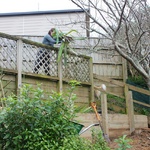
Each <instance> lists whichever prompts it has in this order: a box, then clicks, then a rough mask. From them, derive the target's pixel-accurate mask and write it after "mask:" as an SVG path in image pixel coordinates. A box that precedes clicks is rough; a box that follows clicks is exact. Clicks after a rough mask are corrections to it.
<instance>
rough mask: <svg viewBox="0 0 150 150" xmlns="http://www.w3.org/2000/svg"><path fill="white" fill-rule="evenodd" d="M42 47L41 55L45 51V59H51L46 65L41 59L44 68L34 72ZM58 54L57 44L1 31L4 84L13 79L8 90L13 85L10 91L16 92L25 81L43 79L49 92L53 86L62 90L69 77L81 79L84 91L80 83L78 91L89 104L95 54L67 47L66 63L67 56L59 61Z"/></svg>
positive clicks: (1, 61) (1, 59)
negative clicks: (51, 45)
mask: <svg viewBox="0 0 150 150" xmlns="http://www.w3.org/2000/svg"><path fill="white" fill-rule="evenodd" d="M39 51H44V52H45V54H42V55H45V56H44V59H48V60H49V63H48V66H45V68H44V67H43V66H44V61H45V60H44V61H43V60H42V59H39V60H38V61H39V62H37V63H39V66H41V68H39V70H38V73H35V72H34V68H35V66H36V61H37V59H38V53H39ZM57 56H58V48H54V47H50V46H47V45H43V44H41V43H37V42H34V41H30V40H27V39H23V38H20V37H16V36H11V35H8V34H4V33H0V70H1V80H2V82H3V86H6V85H7V83H8V82H10V84H9V86H7V88H6V90H8V89H9V88H10V87H11V88H10V89H12V90H11V92H14V91H19V89H20V87H21V86H22V84H23V83H28V84H30V83H31V84H33V85H35V86H36V85H37V84H38V83H43V86H42V87H43V88H44V89H46V90H48V91H47V92H49V91H50V90H55V91H59V92H61V91H62V90H63V89H65V88H66V87H67V83H68V82H69V81H70V80H77V81H79V82H81V85H82V87H83V88H82V89H83V91H84V92H83V91H82V90H81V87H79V89H80V90H78V91H76V92H77V93H78V94H77V95H79V96H80V100H81V99H82V101H81V103H84V104H89V101H91V100H92V99H93V97H94V94H93V93H94V92H93V71H92V70H93V68H92V66H93V65H92V58H91V57H89V56H85V55H79V54H78V55H76V54H74V53H73V52H71V51H69V50H68V55H67V64H65V62H64V56H63V55H62V59H61V60H60V61H57ZM40 58H41V56H40ZM47 74H48V75H47ZM9 80H10V81H9ZM15 84H16V86H15ZM63 85H64V87H63ZM8 87H9V88H8ZM50 87H51V88H50ZM1 88H2V87H1ZM81 91H82V92H83V95H84V94H85V95H84V96H83V97H85V98H84V99H83V97H82V94H81ZM7 93H9V92H7ZM78 102H79V103H80V101H78Z"/></svg>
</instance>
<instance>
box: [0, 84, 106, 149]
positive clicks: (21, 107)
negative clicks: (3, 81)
mask: <svg viewBox="0 0 150 150" xmlns="http://www.w3.org/2000/svg"><path fill="white" fill-rule="evenodd" d="M74 84H77V83H75V82H72V83H71V86H72V87H71V88H70V90H69V92H70V94H66V95H65V96H64V95H63V94H60V93H53V94H52V95H50V96H49V99H47V100H41V99H43V97H44V94H43V90H41V89H40V88H37V89H33V88H32V86H30V85H25V86H23V88H22V89H21V95H20V96H19V97H16V96H14V95H13V96H10V97H8V98H7V99H6V100H5V106H6V107H4V108H3V109H2V110H1V111H0V149H2V150H56V149H57V150H67V149H68V150H77V149H80V150H85V149H86V150H96V149H95V147H101V145H102V144H101V143H102V142H101V143H99V142H98V141H97V142H95V143H94V144H92V143H91V142H90V141H87V140H85V139H83V138H81V137H79V136H78V130H77V129H76V128H75V125H74V123H73V122H72V120H73V119H74V117H75V116H76V113H74V112H75V110H74V108H73V107H72V104H74V103H73V102H72V103H71V100H72V101H74V100H75V95H74V94H73V93H72V91H73V89H74V88H75V85H74ZM31 97H32V98H31ZM70 103H71V105H70ZM70 108H71V109H70ZM103 140H104V139H103ZM98 143H99V144H98ZM92 145H93V146H92ZM91 147H92V148H91ZM103 147H104V145H103ZM103 149H105V148H103ZM100 150H101V149H100Z"/></svg>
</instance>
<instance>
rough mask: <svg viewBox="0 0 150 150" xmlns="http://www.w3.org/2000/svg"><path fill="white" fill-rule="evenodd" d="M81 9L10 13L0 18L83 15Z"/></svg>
mask: <svg viewBox="0 0 150 150" xmlns="http://www.w3.org/2000/svg"><path fill="white" fill-rule="evenodd" d="M83 12H84V11H83V10H82V9H65V10H51V11H50V10H46V11H29V12H10V13H0V17H7V16H25V15H43V14H62V13H83Z"/></svg>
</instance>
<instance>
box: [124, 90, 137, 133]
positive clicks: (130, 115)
mask: <svg viewBox="0 0 150 150" xmlns="http://www.w3.org/2000/svg"><path fill="white" fill-rule="evenodd" d="M126 100H127V107H128V108H127V113H128V121H129V127H130V134H131V133H132V132H134V131H135V123H134V107H133V98H132V92H131V91H129V92H128V95H127V99H126Z"/></svg>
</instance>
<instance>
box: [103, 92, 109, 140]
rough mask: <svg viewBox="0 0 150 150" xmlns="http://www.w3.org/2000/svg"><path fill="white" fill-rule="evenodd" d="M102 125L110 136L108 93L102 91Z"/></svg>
mask: <svg viewBox="0 0 150 150" xmlns="http://www.w3.org/2000/svg"><path fill="white" fill-rule="evenodd" d="M101 110H102V126H103V130H104V133H105V134H107V135H108V137H109V126H108V113H107V95H106V93H103V92H102V93H101Z"/></svg>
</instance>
